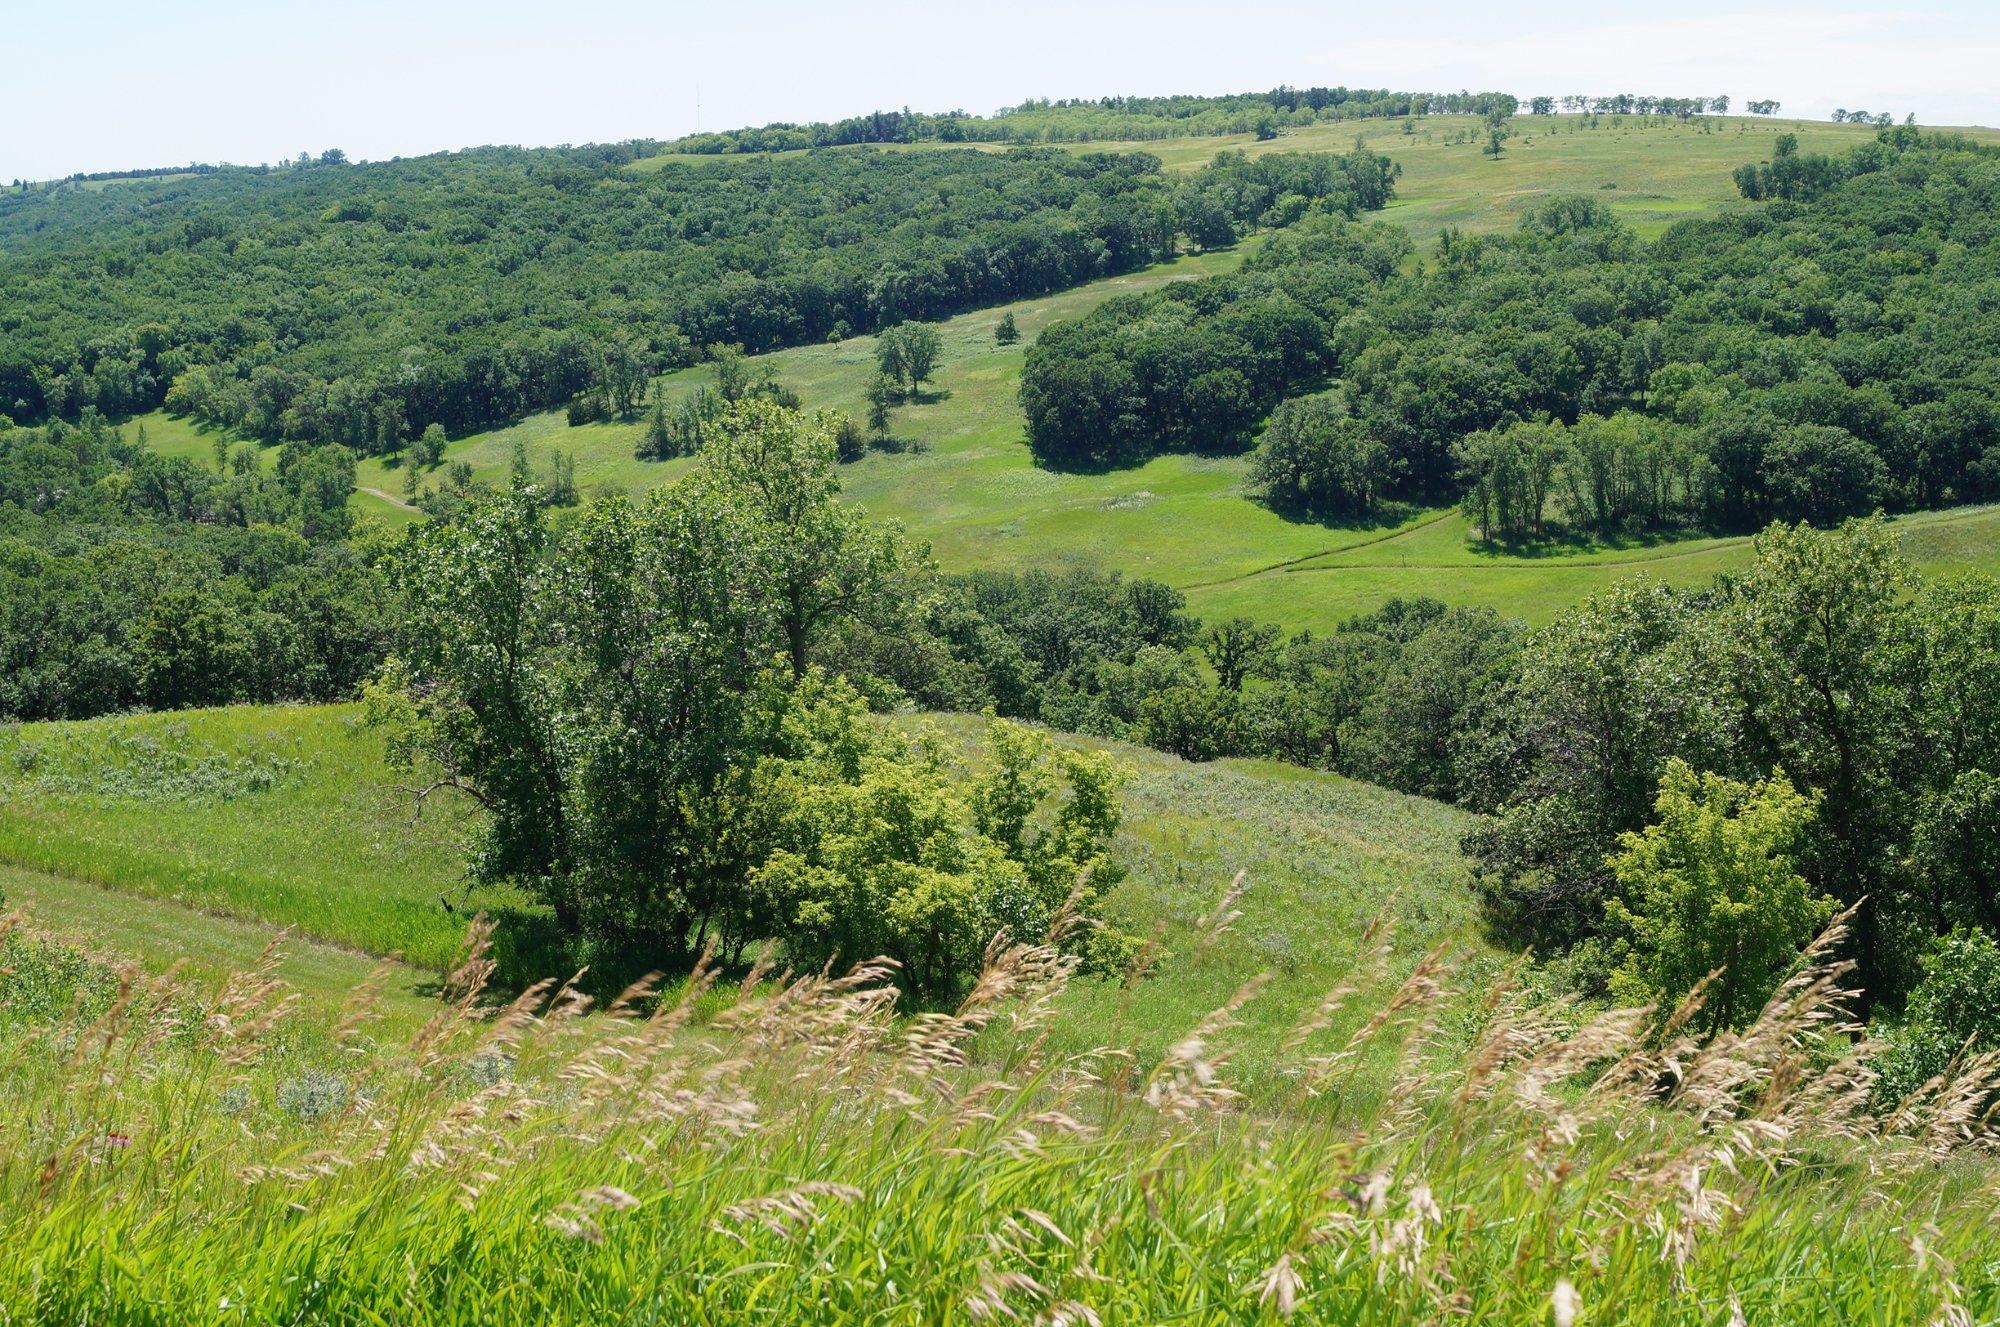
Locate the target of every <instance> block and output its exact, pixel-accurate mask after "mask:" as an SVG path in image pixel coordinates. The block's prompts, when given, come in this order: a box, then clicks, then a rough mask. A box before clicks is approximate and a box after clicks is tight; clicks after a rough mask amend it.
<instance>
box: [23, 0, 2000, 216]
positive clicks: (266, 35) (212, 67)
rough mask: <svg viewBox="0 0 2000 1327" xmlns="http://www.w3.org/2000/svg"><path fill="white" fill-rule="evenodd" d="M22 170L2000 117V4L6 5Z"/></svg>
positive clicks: (580, 0)
mask: <svg viewBox="0 0 2000 1327" xmlns="http://www.w3.org/2000/svg"><path fill="white" fill-rule="evenodd" d="M0 68H4V69H5V70H6V71H7V72H6V78H5V82H4V83H0V180H7V179H12V178H14V177H15V176H27V177H30V178H37V179H39V178H45V177H48V176H51V175H60V174H67V173H69V172H71V171H78V170H107V169H113V168H118V167H127V166H153V165H168V164H178V163H181V162H185V161H189V160H203V161H217V160H227V161H236V162H256V161H267V160H273V159H276V158H279V157H285V156H290V155H292V154H295V153H297V152H299V151H300V150H302V149H309V150H312V151H315V152H316V151H318V150H319V149H321V148H324V147H329V146H339V147H342V148H345V149H346V150H347V152H348V153H349V154H350V155H352V156H356V157H369V158H379V157H387V156H394V155H405V156H407V155H413V154H416V153H421V152H430V151H436V150H439V149H447V148H457V147H465V146H468V145H472V144H479V143H522V144H548V143H565V142H575V143H581V142H589V141H607V140H616V139H624V138H635V137H655V138H665V137H671V136H674V135H676V134H680V133H684V132H687V131H689V130H691V129H693V128H695V127H696V97H697V88H698V90H699V98H700V123H701V125H702V126H703V127H706V128H711V129H714V128H728V127H733V126H736V125H740V124H744V123H763V122H765V121H768V120H776V119H792V120H807V119H824V118H837V117H839V116H842V115H850V114H856V113H859V112H862V111H866V110H871V109H874V108H876V107H892V106H901V105H909V106H913V107H917V108H920V109H926V110H939V109H949V108H951V107H963V108H964V109H966V110H971V111H989V110H992V109H993V108H995V107H997V106H1000V105H1004V104H1007V103H1011V102H1015V101H1019V100H1021V99H1022V98H1024V97H1029V96H1052V97H1064V96H1099V95H1103V94H1106V93H1116V92H1135V93H1164V92H1210V93H1212V92H1233V91H1248V90H1252V89H1261V88H1266V87H1270V86H1272V85H1274V84H1277V83H1293V84H1300V85H1305V84H1312V83H1327V84H1333V83H1345V84H1348V85H1351V86H1365V87H1392V88H1397V89H1401V90H1406V91H1442V90H1447V89H1456V88H1468V89H1471V90H1474V91H1483V90H1489V89H1492V90H1500V91H1508V92H1514V93H1516V94H1519V95H1523V96H1528V95H1533V94H1536V93H1542V92H1548V93H1558V94H1560V93H1565V92H1582V93H1593V94H1598V93H1610V92H1619V91H1628V92H1640V93H1654V94H1664V95H1677V96H1692V95H1695V94H1702V95H1711V96H1712V95H1716V94H1719V93H1727V94H1728V95H1730V96H1732V97H1734V98H1736V100H1737V101H1738V103H1739V104H1740V103H1741V102H1742V101H1743V100H1745V99H1747V98H1750V97H1774V98H1777V99H1778V100H1780V101H1782V102H1784V103H1785V109H1786V112H1787V113H1788V114H1789V113H1794V112H1796V113H1799V114H1803V115H1809V116H1813V117H1815V118H1816V117H1819V116H1823V115H1825V114H1826V113H1827V112H1828V111H1830V110H1831V109H1832V108H1833V107H1835V106H1845V107H1850V108H1854V107H1862V108H1866V109H1868V110H1871V111H1879V110H1889V111H1893V112H1894V113H1895V114H1896V115H1897V117H1898V118H1899V119H1900V118H1901V117H1902V115H1903V114H1904V113H1905V112H1907V111H1915V112H1916V114H1917V116H1918V118H1919V119H1920V120H1922V121H1924V122H1925V123H1929V124H1968V123H1983V124H1996V123H2000V90H1996V88H1995V76H1994V71H1995V70H1996V69H2000V0H1924V2H1923V3H1920V4H1918V5H1914V6H1910V7H1898V6H1896V5H1893V4H1883V3H1879V2H1878V3H1872V4H1864V3H1845V2H1844V0H1821V3H1816V4H1804V3H1791V2H1789V0H1787V2H1785V3H1760V2H1759V0H1737V2H1736V3H1723V2H1722V0H1678V3H1676V4H1674V5H1671V6H1668V5H1659V4H1645V5H1635V4H1625V3H1618V2H1617V0H1599V2H1598V3H1578V2H1577V0H1546V2H1544V3H1538V4H1528V5H1519V4H1515V5H1509V4H1493V3H1491V2H1490V0H1416V2H1415V3H1395V2H1394V0H1389V2H1387V3H1385V2H1384V0H1371V3H1368V4H1353V3H1348V2H1347V0H1334V2H1331V3H1328V2H1326V0H1322V2H1321V3H1317V4H1313V3H1294V2H1293V0H1271V2H1269V3H1252V4H1241V3H1238V4H1230V3H1222V2H1220V0H1209V2H1208V3H1201V4H1196V3H1188V2H1187V0H1155V2H1154V3H1149V4H1124V3H1113V4H1092V3H1088V2H1087V0H1068V2H1067V3H1046V2H1045V0H1012V2H1011V3H989V4H980V5H964V4H951V3H948V0H934V2H933V3H928V4H924V3H908V2H906V0H876V2H875V3H871V4H867V5H860V4H841V3H831V2H828V3H818V4H804V3H794V2H793V0H768V2H767V3H761V4H756V3H751V4H744V3H738V4H731V3H728V2H727V0H709V2H706V3H699V4H695V3H687V2H686V0H653V2H652V3H642V2H641V0H544V2H543V3H521V2H520V0H478V2H471V0H400V2H399V3H387V2H384V0H327V2H326V3H320V4H310V3H297V0H209V2H208V3H193V4H190V3H162V2H161V0H96V2H95V3H92V4H89V5H87V6H81V7H77V6H69V5H58V4H54V3H49V2H48V0H0Z"/></svg>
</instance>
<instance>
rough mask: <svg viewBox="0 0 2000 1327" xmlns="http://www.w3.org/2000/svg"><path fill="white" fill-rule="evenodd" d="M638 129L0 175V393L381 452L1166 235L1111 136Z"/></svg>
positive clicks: (874, 319)
mask: <svg viewBox="0 0 2000 1327" xmlns="http://www.w3.org/2000/svg"><path fill="white" fill-rule="evenodd" d="M639 154H640V153H639V149H636V148H634V147H631V146H627V147H625V148H622V149H619V148H612V149H606V148H584V149H577V150H574V151H568V150H544V151H521V150H517V149H506V148H483V149H478V150H474V151H468V152H462V153H456V154H449V155H439V156H430V157H420V158H412V159H407V160H401V161H394V162H375V163H369V164H363V165H346V166H342V167H340V168H338V169H332V168H321V167H307V168H299V169H291V170H283V171H275V172H263V171H254V170H241V169H226V170H218V171H215V172H212V173H206V174H201V175H197V176H193V177H190V178H186V179H176V180H165V179H161V180H147V181H141V182H135V183H133V184H131V185H130V186H121V187H120V188H118V189H115V190H102V191H87V190H64V191H60V192H56V193H44V192H40V191H35V192H29V193H8V194H4V195H0V254H4V256H0V306H4V307H5V308H6V309H7V310H8V321H7V323H6V334H7V339H8V342H9V346H10V353H9V354H8V355H7V356H6V357H5V358H4V359H0V406H4V407H5V408H9V410H10V413H14V414H18V415H21V416H22V422H28V421H30V420H38V419H42V418H45V417H58V418H64V419H72V420H73V419H76V418H78V417H79V415H80V412H81V411H82V410H83V409H85V408H86V407H91V406H94V407H96V408H97V409H98V410H100V411H102V412H104V413H105V414H107V415H124V414H127V413H133V412H141V411H145V410H149V409H152V408H154V407H156V406H159V405H162V404H164V405H165V406H166V407H167V408H168V409H169V410H171V411H173V412H175V413H177V414H186V415H192V416H194V417H195V418H198V419H201V420H204V421H207V422H210V423H214V424H217V425H220V426H222V427H225V428H240V429H241V430H243V431H244V432H246V433H248V434H250V435H252V436H255V437H259V438H264V439H270V440H276V439H281V438H287V439H288V438H296V439H305V440H312V441H331V442H339V443H341V444H343V445H345V446H347V447H349V448H350V449H352V450H354V451H356V452H358V453H361V454H377V453H392V452H394V451H396V450H397V449H398V448H399V447H400V446H401V445H402V443H403V441H404V440H405V439H406V437H407V436H408V432H409V429H410V428H411V427H413V426H415V425H417V424H418V423H419V422H421V423H422V424H426V425H428V424H431V423H437V424H440V425H442V426H443V427H444V428H445V429H446V430H448V431H449V432H451V433H452V434H454V435H457V434H462V433H465V432H469V431H471V430H473V429H475V428H478V427H481V426H486V425H492V424H496V423H499V422H501V421H504V420H508V419H511V418H514V417H517V416H519V415H521V414H523V413H525V412H527V411H530V410H537V409H547V408H551V407H558V406H562V405H564V404H565V403H571V402H573V403H574V411H575V414H576V416H577V418H578V420H579V421H583V420H587V419H593V418H600V417H613V416H622V415H625V414H628V413H630V412H632V411H633V410H635V409H637V408H638V407H639V405H640V404H641V403H642V401H643V399H644V391H645V380H646V378H647V377H648V376H649V375H650V374H653V373H657V372H659V371H661V370H664V369H671V368H675V367H679V366H681V365H685V364H689V363H692V362H693V361H694V360H695V358H696V355H695V353H694V349H693V348H694V347H695V346H703V345H711V344H715V343H723V344H731V343H733V344H736V345H740V346H742V347H746V348H748V349H749V350H751V351H763V350H768V349H771V348H773V347H775V346H780V345H796V344H812V343H817V342H823V341H824V340H825V338H826V337H827V335H828V333H829V332H830V331H831V330H833V329H835V328H843V327H844V328H847V329H859V330H864V331H865V330H869V329H873V328H877V327H886V326H891V325H894V324H897V323H900V322H904V321H908V320H912V319H934V318H937V317H940V316H942V315H945V314H949V313H952V312H956V311H958V310H960V309H965V308H970V307H975V306H979V305H983V304H990V303H993V302H996V301H999V300H1003V299H1012V298H1021V297H1026V296H1031V295H1037V294H1043V293H1046V292H1049V291H1053V290H1061V289H1066V288H1068V287H1070V286H1074V285H1077V284H1079V283H1080V282H1083V281H1086V280H1091V279H1094V278H1096V277H1100V276H1106V275H1112V274H1115V273H1119V272H1128V271H1132V270H1134V269H1136V268H1139V267H1143V266H1145V265H1147V264H1149V263H1152V262H1155V261H1157V260H1158V259H1160V258H1161V257H1165V256H1168V255H1169V254H1170V253H1171V252H1172V248H1173V243H1174V235H1173V233H1172V230H1171V224H1170V223H1169V224H1168V226H1167V228H1166V229H1162V227H1161V224H1160V222H1159V217H1160V216H1161V215H1163V214H1165V213H1166V212H1167V210H1168V209H1167V186H1166V184H1165V182H1164V181H1163V180H1162V178H1161V176H1160V169H1159V163H1158V162H1157V161H1156V160H1155V159H1153V158H1151V157H1146V156H1140V155H1137V154H1130V155H1125V156H1118V157H1110V156H1091V157H1081V156H1077V155H1073V154H1070V153H1065V152H1058V151H1053V150H1025V149H1024V150H1020V151H1013V152H1007V153H988V152H970V151H966V152H951V153H944V152H927V153H921V154H910V153H875V152H864V153H835V154H822V155H818V156H807V157H799V158H793V159H787V160H784V161H776V162H773V161H733V162H706V163H690V162H687V161H666V160H660V161H649V162H647V163H646V166H647V167H648V169H645V170H625V169H622V167H624V166H625V165H628V164H629V163H630V162H631V161H632V160H633V159H634V157H635V156H637V155H639ZM830 199H832V200H838V202H837V205H833V206H828V200H830ZM940 199H948V200H949V202H948V203H947V204H943V205H941V204H940V203H939V200H940ZM774 218H775V219H776V220H777V223H778V224H772V222H773V219H774ZM86 288H88V289H95V290H98V291H100V292H101V295H102V298H101V299H98V300H95V301H88V302H79V301H78V300H77V299H76V298H75V292H76V291H78V290H80V289H86ZM16 401H19V402H22V403H23V404H22V405H21V406H20V407H18V408H14V407H13V403H15V402H16Z"/></svg>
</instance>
